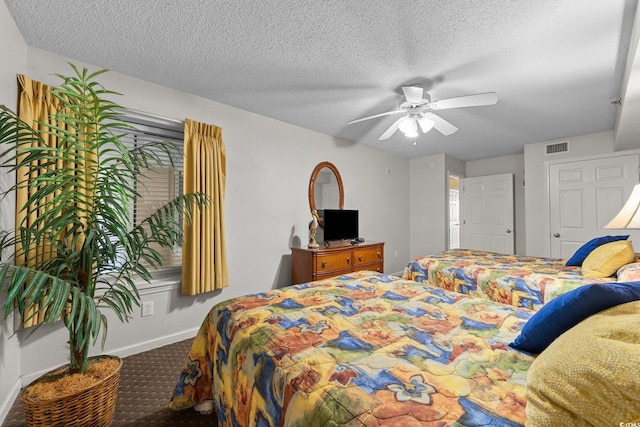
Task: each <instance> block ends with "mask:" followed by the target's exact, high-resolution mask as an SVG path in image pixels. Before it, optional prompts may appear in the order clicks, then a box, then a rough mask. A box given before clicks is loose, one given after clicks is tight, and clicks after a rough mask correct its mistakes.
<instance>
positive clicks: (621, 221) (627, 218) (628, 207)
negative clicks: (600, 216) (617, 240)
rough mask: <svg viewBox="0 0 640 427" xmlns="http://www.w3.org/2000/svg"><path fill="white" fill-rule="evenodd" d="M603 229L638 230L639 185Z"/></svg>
mask: <svg viewBox="0 0 640 427" xmlns="http://www.w3.org/2000/svg"><path fill="white" fill-rule="evenodd" d="M604 228H639V229H640V184H636V185H635V187H633V191H632V192H631V196H629V199H628V200H627V203H625V204H624V206H623V207H622V209H620V212H618V214H617V215H616V216H615V217H614V218H613V219H612V220H611V221H609V224H607V225H606V226H605V227H604Z"/></svg>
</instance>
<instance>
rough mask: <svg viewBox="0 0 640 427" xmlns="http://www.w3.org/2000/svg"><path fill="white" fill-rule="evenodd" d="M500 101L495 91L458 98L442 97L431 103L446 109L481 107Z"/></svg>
mask: <svg viewBox="0 0 640 427" xmlns="http://www.w3.org/2000/svg"><path fill="white" fill-rule="evenodd" d="M496 102H498V95H496V93H495V92H487V93H477V94H475V95H467V96H459V97H457V98H447V99H441V100H439V101H435V102H432V103H431V107H432V108H434V109H435V110H446V109H448V108H462V107H479V106H482V105H494V104H495V103H496Z"/></svg>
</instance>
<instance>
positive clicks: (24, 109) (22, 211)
mask: <svg viewBox="0 0 640 427" xmlns="http://www.w3.org/2000/svg"><path fill="white" fill-rule="evenodd" d="M50 89H51V88H50V87H49V86H47V85H46V84H44V83H41V82H38V81H34V80H31V79H30V78H29V77H27V76H24V75H19V76H18V116H19V117H20V119H22V120H23V121H24V122H26V123H27V124H28V125H30V126H31V127H32V128H33V129H35V130H37V131H42V130H44V127H43V126H42V125H41V124H40V123H49V122H50V117H51V116H52V115H53V114H55V112H56V111H57V110H58V109H60V108H61V105H60V102H59V101H58V100H57V99H56V98H55V97H53V96H52V95H51V93H50ZM41 136H42V138H43V139H44V142H45V144H47V145H48V146H50V147H55V145H56V143H57V141H56V138H55V137H53V136H51V135H47V134H46V133H42V132H41ZM34 144H35V142H34ZM23 155H26V154H23ZM28 173H29V171H28V168H23V169H19V170H18V171H17V177H16V179H17V181H18V182H20V181H24V179H25V177H26V175H27V174H28ZM34 173H35V172H32V173H31V176H29V178H34V176H33V174H34ZM33 191H35V189H30V188H28V187H27V186H25V185H20V186H19V187H18V189H17V191H16V229H18V228H19V227H21V226H22V227H29V226H30V225H31V224H33V221H34V220H35V219H36V218H37V217H38V215H39V214H40V213H41V212H38V210H37V209H30V208H28V207H27V206H26V203H27V200H28V199H29V196H30V193H32V192H33ZM51 250H52V249H51V246H49V245H42V246H41V247H35V246H32V247H29V248H24V247H22V245H21V243H20V242H19V241H18V242H17V244H16V254H15V257H16V265H26V266H35V265H36V264H37V263H39V262H42V261H43V260H46V259H48V258H50V257H51ZM36 310H37V307H30V308H28V309H27V311H26V312H25V316H24V326H33V325H36V324H38V323H41V321H42V318H41V317H39V316H38V315H37V314H34V313H36ZM42 315H43V313H40V316H42Z"/></svg>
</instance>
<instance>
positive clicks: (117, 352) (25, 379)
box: [9, 327, 200, 408]
mask: <svg viewBox="0 0 640 427" xmlns="http://www.w3.org/2000/svg"><path fill="white" fill-rule="evenodd" d="M199 329H200V328H199V327H198V328H193V329H187V330H186V331H182V332H177V333H175V334H171V335H165V336H163V337H159V338H155V339H152V340H148V341H143V342H139V343H135V344H132V345H128V346H125V347H120V348H117V349H114V350H109V351H107V352H105V353H106V354H112V355H114V356H118V357H127V356H132V355H134V354H138V353H142V352H143V351H148V350H153V349H154V348H158V347H162V346H165V345H168V344H173V343H176V342H178V341H182V340H186V339H189V338H193V337H195V336H196V334H197V333H198V330H199ZM186 356H187V355H186V354H185V357H186ZM57 367H58V366H52V367H50V368H47V369H43V370H42V371H38V372H34V373H31V374H27V375H23V376H22V387H24V386H26V385H28V384H31V383H32V382H33V381H35V380H37V379H38V378H40V377H41V376H42V375H44V374H46V373H47V372H49V371H51V370H52V369H55V368H57ZM19 390H20V387H18V391H19ZM14 399H15V397H14ZM9 408H11V406H9Z"/></svg>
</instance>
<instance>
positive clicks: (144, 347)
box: [108, 327, 200, 357]
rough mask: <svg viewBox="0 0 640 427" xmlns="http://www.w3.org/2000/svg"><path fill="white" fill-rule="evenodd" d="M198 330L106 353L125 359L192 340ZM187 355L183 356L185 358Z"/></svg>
mask: <svg viewBox="0 0 640 427" xmlns="http://www.w3.org/2000/svg"><path fill="white" fill-rule="evenodd" d="M199 329H200V328H199V327H198V328H193V329H188V330H186V331H182V332H178V333H175V334H172V335H166V336H163V337H159V338H155V339H152V340H149V341H144V342H139V343H136V344H133V345H128V346H126V347H121V348H118V349H115V350H111V351H109V352H108V353H109V354H113V355H115V356H118V357H127V356H132V355H134V354H138V353H142V352H143V351H148V350H153V349H154V348H158V347H162V346H165V345H169V344H173V343H176V342H178V341H182V340H186V339H189V338H193V337H195V336H196V334H197V333H198V330H199ZM186 356H187V355H186V354H185V357H186Z"/></svg>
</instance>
